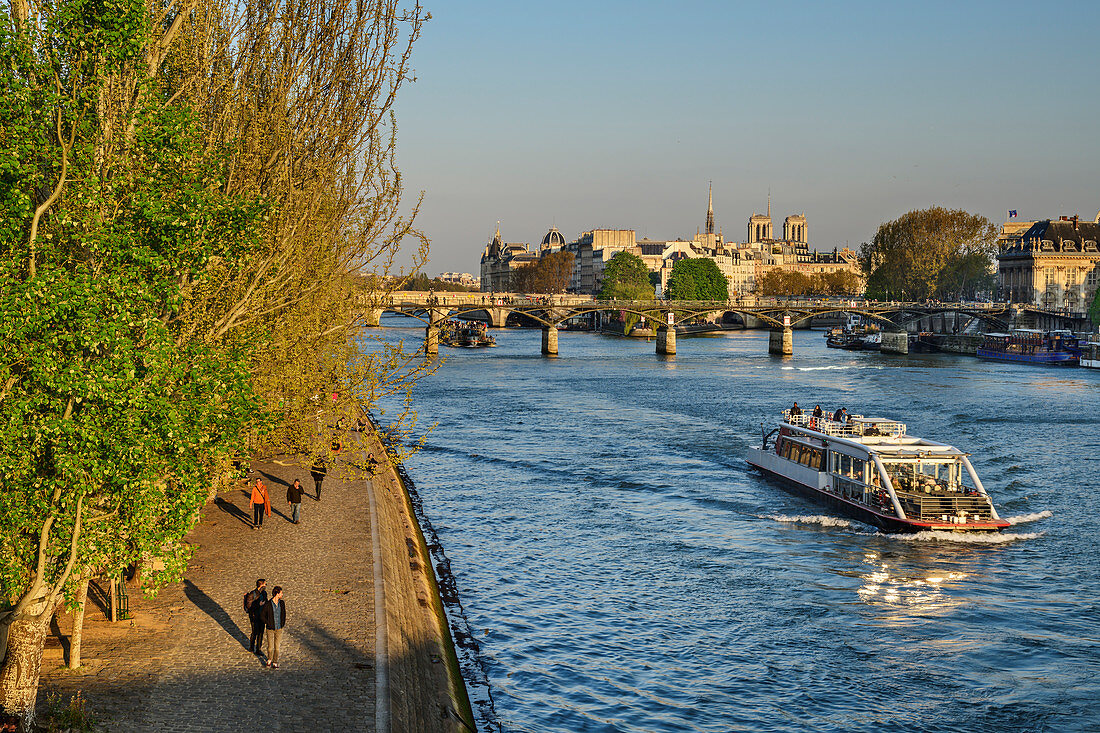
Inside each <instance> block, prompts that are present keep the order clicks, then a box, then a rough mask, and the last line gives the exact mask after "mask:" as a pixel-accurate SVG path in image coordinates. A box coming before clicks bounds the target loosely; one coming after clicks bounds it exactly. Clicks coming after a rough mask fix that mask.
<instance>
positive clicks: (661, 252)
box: [481, 189, 862, 297]
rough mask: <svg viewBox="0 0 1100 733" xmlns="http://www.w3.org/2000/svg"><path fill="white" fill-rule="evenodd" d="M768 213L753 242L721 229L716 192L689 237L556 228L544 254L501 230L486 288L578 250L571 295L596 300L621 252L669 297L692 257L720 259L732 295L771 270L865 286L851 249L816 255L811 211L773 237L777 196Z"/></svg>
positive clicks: (756, 225)
mask: <svg viewBox="0 0 1100 733" xmlns="http://www.w3.org/2000/svg"><path fill="white" fill-rule="evenodd" d="M766 211H767V213H766V214H757V213H754V214H752V216H750V217H749V221H748V228H747V234H748V237H747V241H745V242H732V241H727V240H725V239H724V237H723V236H722V231H721V229H718V230H717V231H716V220H715V216H714V196H713V189H712V190H711V191H709V192H708V196H707V213H706V222H705V225H704V227H703V228H702V230H700V231H697V232H696V234H695V236H694V237H693V238H692V239H691V240H690V241H688V240H684V239H675V240H653V239H648V238H646V239H642V240H638V239H637V233H636V231H635V230H633V229H593V230H590V231H586V232H584V233H583V234H581V235H580V237H578V238H577V239H576V240H574V241H572V242H567V241H566V239H565V236H564V235H562V233H561V232H559V231H558V230H557V229H556V228H551V229H550V231H549V232H547V234H546V236H545V237H543V240H542V244H541V245H540V248H539V251H538V252H537V253H535V252H531V251H530V249H529V247H528V245H526V244H505V243H504V242H503V241H502V240H501V238H500V227H499V226H498V227H497V232H496V235H494V237H493V239H492V240H490V242H489V244H488V245H486V247H485V251H484V253H483V254H482V257H481V289H482V290H483V291H498V292H500V291H505V290H507V289H508V287H509V283H510V281H511V273H512V272H514V271H515V269H516V268H518V267H524V266H526V265H528V264H530V263H531V262H534V261H537V260H538V258H540V257H542V256H543V255H545V254H547V253H550V252H557V251H560V250H567V251H569V252H572V253H573V274H572V276H571V278H570V281H569V290H570V291H571V292H574V293H578V294H586V295H596V294H598V293H599V291H600V288H601V287H602V286H603V271H604V268H605V267H606V265H607V263H608V261H610V260H611V258H612V257H614V256H615V255H616V254H618V253H619V252H629V253H631V254H634V255H637V256H639V257H641V258H642V261H643V262H645V263H646V267H647V268H649V271H650V272H651V273H657V274H659V275H660V286H659V290H658V291H657V294H661V293H664V291H665V288H666V286H667V284H668V278H669V276H670V275H671V274H672V268H673V266H674V265H675V264H676V262H677V261H679V260H682V259H685V258H698V257H706V258H709V259H712V260H714V262H715V264H716V265H717V266H718V269H719V270H720V271H721V272H722V274H723V275H724V276H725V278H726V281H727V285H728V288H729V293H730V296H731V297H738V296H742V295H749V294H752V293H755V292H756V289H757V285H758V283H759V282H760V279H761V277H763V275H764V273H766V272H767V271H769V270H771V269H775V268H783V269H787V270H792V271H797V272H803V273H805V274H807V275H810V274H825V273H830V272H837V271H840V270H845V271H849V272H851V273H853V274H854V275H856V276H857V277H859V278H860V280H861V281H862V272H861V270H860V266H859V261H858V258H857V257H856V253H855V252H853V251H852V250H850V249H847V248H845V249H843V250H839V251H838V250H836V249H834V250H833V251H832V252H831V253H830V252H817V251H815V250H811V249H810V245H809V237H808V234H807V223H806V216H805V214H792V215H790V216H788V217H786V218H785V219H784V220H783V237H782V239H776V238H775V237H774V228H773V224H772V216H771V196H770V195H769V196H768V206H767V210H766Z"/></svg>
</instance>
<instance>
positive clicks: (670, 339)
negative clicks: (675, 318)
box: [657, 326, 676, 356]
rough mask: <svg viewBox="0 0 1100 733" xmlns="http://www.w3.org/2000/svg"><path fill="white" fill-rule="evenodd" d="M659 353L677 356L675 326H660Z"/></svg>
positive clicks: (658, 336)
mask: <svg viewBox="0 0 1100 733" xmlns="http://www.w3.org/2000/svg"><path fill="white" fill-rule="evenodd" d="M657 353H658V354H664V355H666V356H675V355H676V327H675V326H659V327H658V328H657Z"/></svg>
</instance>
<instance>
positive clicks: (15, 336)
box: [0, 2, 271, 728]
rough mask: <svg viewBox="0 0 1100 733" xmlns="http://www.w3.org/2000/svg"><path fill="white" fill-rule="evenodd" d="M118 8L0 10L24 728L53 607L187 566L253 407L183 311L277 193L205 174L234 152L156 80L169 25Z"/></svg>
mask: <svg viewBox="0 0 1100 733" xmlns="http://www.w3.org/2000/svg"><path fill="white" fill-rule="evenodd" d="M116 5H117V4H107V5H99V4H89V3H83V2H72V3H65V2H60V3H55V4H52V5H50V6H48V7H41V8H36V10H38V11H39V12H37V13H34V14H31V13H29V12H28V5H27V4H24V3H19V2H16V3H13V4H12V5H11V10H12V13H11V16H10V17H8V18H5V19H3V20H0V76H2V77H3V88H4V89H5V90H6V93H5V95H4V96H3V99H2V100H0V221H2V222H3V227H4V228H5V235H6V236H5V237H4V241H3V243H2V244H0V444H2V445H3V447H4V449H3V451H0V482H2V483H0V707H2V708H3V709H4V710H5V711H7V712H9V713H13V714H16V715H18V716H20V717H21V718H22V720H23V726H24V728H29V727H30V725H31V719H32V717H33V710H34V702H35V697H36V693H37V686H38V676H39V669H40V664H41V656H42V648H43V644H44V640H45V633H46V629H47V627H48V624H49V620H50V618H51V616H52V615H53V613H54V611H55V609H56V608H57V607H58V606H59V604H61V603H64V602H66V601H69V600H71V599H72V597H73V591H74V588H75V587H76V586H77V585H78V584H79V580H80V579H81V578H83V577H86V576H87V574H89V573H92V572H97V573H106V574H114V573H115V572H117V571H118V570H119V569H120V568H121V567H123V566H125V565H127V564H130V563H133V562H137V561H140V560H142V559H144V558H148V557H151V556H152V557H156V558H158V560H159V563H160V565H161V567H162V570H160V571H158V572H156V573H154V574H153V575H152V576H150V577H149V578H148V581H149V583H150V585H151V586H152V587H155V586H156V584H157V583H160V582H163V581H165V580H167V579H169V578H171V577H173V576H175V575H177V574H178V573H179V572H180V571H181V569H182V567H183V563H184V562H185V561H186V557H187V550H186V546H185V545H184V544H183V543H182V539H183V537H184V535H185V534H186V532H187V531H188V530H189V529H190V528H191V526H192V524H193V523H194V521H195V520H196V518H197V516H198V510H199V508H200V507H201V506H203V504H204V503H205V501H206V498H207V496H208V491H209V490H208V485H209V476H210V474H211V473H212V472H213V471H214V469H215V467H216V465H217V464H219V463H220V462H222V461H224V459H225V456H226V455H227V454H228V453H229V452H230V451H231V450H233V449H234V448H236V447H237V446H238V445H239V439H240V437H241V436H242V435H243V434H245V432H246V428H247V426H249V425H250V424H251V422H252V420H253V418H254V413H255V410H256V407H257V405H256V400H255V397H254V392H253V385H252V383H251V380H250V378H249V373H248V369H247V362H246V360H245V359H244V358H243V355H242V354H241V353H240V352H239V351H237V350H235V349H226V348H220V347H219V346H218V345H217V344H209V343H203V342H202V341H199V340H196V339H190V338H188V337H187V336H188V334H187V333H186V332H185V331H183V330H181V329H180V328H179V323H178V321H177V320H176V318H175V316H176V314H178V312H179V309H180V308H181V306H182V304H183V298H182V294H183V283H190V284H191V285H192V286H194V287H197V288H206V289H209V290H215V289H216V287H217V285H218V283H217V282H215V281H214V280H213V279H212V275H213V274H214V272H216V270H214V269H213V268H211V263H214V262H225V261H232V260H239V259H247V258H248V257H250V256H251V255H252V254H253V253H255V252H256V251H257V250H258V249H259V247H260V246H261V242H262V236H261V229H262V224H263V220H264V218H265V217H267V216H268V215H269V213H270V211H271V209H270V206H269V205H268V204H267V203H265V202H264V201H263V200H261V199H260V198H258V197H253V196H245V195H234V194H230V193H227V192H226V191H224V190H223V189H222V188H220V187H219V186H217V185H212V182H213V181H217V180H219V179H220V178H221V177H222V176H224V174H225V168H224V161H222V160H219V159H218V158H217V157H215V156H210V155H208V154H207V153H206V151H205V150H204V147H203V146H204V142H205V140H204V136H203V134H202V132H201V129H200V128H199V126H198V123H197V119H196V117H195V115H194V114H192V112H191V111H190V110H189V109H188V108H187V107H186V106H183V105H169V104H165V103H164V102H165V98H164V96H163V89H161V88H159V87H158V86H157V85H156V84H155V83H153V80H152V79H150V78H149V77H148V76H147V75H146V74H147V73H148V72H149V71H154V72H155V71H156V69H157V68H158V66H159V64H160V62H161V60H162V57H161V54H160V50H159V48H160V47H159V46H158V45H157V44H158V43H159V42H162V41H165V39H169V36H171V35H172V30H171V26H172V25H174V24H169V26H170V27H169V28H168V29H167V30H165V29H164V28H161V27H159V26H155V25H151V24H147V23H146V20H147V19H146V18H145V6H144V5H143V4H140V3H130V4H125V3H124V4H122V5H117V6H116ZM169 42H170V39H169ZM120 91H122V92H123V93H121V94H120V93H119V92H120ZM120 100H124V101H120Z"/></svg>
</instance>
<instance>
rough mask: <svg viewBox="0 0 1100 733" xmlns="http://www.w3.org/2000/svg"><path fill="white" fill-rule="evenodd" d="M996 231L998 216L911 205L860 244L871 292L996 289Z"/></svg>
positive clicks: (942, 295)
mask: <svg viewBox="0 0 1100 733" xmlns="http://www.w3.org/2000/svg"><path fill="white" fill-rule="evenodd" d="M996 237H997V232H996V228H995V227H994V226H993V223H992V222H990V221H989V220H988V219H986V218H985V217H982V216H978V215H976V214H969V213H967V212H965V211H962V210H961V209H955V210H949V209H945V208H942V207H939V206H934V207H931V208H928V209H922V210H919V211H910V212H909V213H907V214H905V215H903V216H901V217H900V218H898V219H896V220H894V221H890V222H886V223H885V224H883V225H882V226H880V227H879V228H878V231H877V232H876V233H875V236H874V238H873V239H872V240H871V241H870V242H867V243H864V244H863V246H862V247H861V248H860V264H861V265H862V267H863V271H864V273H865V274H866V275H867V295H868V297H872V298H885V299H896V300H925V299H927V298H933V297H934V298H939V299H955V298H962V297H973V296H974V295H975V293H977V292H979V291H982V290H988V289H991V287H992V279H991V272H992V269H993V256H994V254H995V251H996Z"/></svg>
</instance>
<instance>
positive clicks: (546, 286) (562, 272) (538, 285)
mask: <svg viewBox="0 0 1100 733" xmlns="http://www.w3.org/2000/svg"><path fill="white" fill-rule="evenodd" d="M572 274H573V253H572V252H567V251H564V250H562V251H558V252H551V253H549V254H546V255H543V256H542V257H540V258H539V259H538V261H536V262H533V263H531V264H529V265H524V266H523V267H520V268H519V269H517V270H516V271H514V272H513V273H512V290H513V291H515V292H517V293H542V294H553V293H564V292H565V289H566V288H567V287H569V278H570V277H571V276H572Z"/></svg>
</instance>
